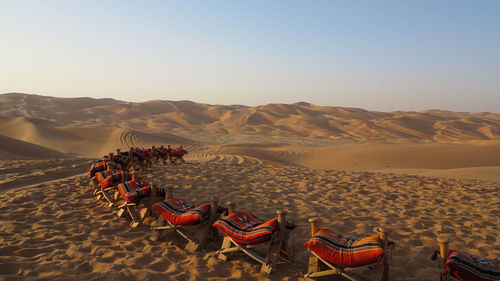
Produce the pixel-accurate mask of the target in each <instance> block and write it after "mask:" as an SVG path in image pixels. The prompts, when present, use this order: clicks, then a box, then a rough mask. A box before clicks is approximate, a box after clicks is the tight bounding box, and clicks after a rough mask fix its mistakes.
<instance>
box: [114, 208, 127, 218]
mask: <svg viewBox="0 0 500 281" xmlns="http://www.w3.org/2000/svg"><path fill="white" fill-rule="evenodd" d="M124 214H125V207H123V208H120V209H119V210H118V213H117V214H116V215H117V216H118V217H120V218H121V217H123V215H124Z"/></svg>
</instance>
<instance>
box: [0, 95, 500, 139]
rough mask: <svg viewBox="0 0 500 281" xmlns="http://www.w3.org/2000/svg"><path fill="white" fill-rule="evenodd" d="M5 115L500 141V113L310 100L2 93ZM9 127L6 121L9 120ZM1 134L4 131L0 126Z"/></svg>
mask: <svg viewBox="0 0 500 281" xmlns="http://www.w3.org/2000/svg"><path fill="white" fill-rule="evenodd" d="M0 116H4V118H16V117H23V118H31V120H36V119H40V120H45V121H37V122H49V121H50V122H53V123H56V124H57V125H58V126H72V127H82V128H85V127H88V128H126V129H132V130H140V131H144V132H175V131H187V132H191V133H199V132H205V133H218V134H226V135H233V136H236V135H249V136H280V137H286V138H294V139H315V138H319V139H323V140H324V141H329V140H396V139H416V140H434V141H454V140H470V139H482V140H489V139H499V138H500V114H495V113H488V112H484V113H468V112H449V111H439V110H429V111H422V112H402V111H395V112H376V111H368V110H363V109H358V108H343V107H329V106H317V105H313V104H309V103H304V102H300V103H294V104H268V105H263V106H255V107H247V106H241V105H228V106H224V105H208V104H200V103H195V102H191V101H164V100H156V101H147V102H142V103H132V102H124V101H117V100H112V99H91V98H55V97H44V96H37V95H28V94H17V93H11V94H3V95H0ZM3 122H7V121H3ZM0 134H4V135H6V134H5V133H3V132H2V129H1V128H0Z"/></svg>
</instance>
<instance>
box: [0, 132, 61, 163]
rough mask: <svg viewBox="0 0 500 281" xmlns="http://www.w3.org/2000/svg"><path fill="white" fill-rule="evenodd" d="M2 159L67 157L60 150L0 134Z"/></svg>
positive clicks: (0, 158)
mask: <svg viewBox="0 0 500 281" xmlns="http://www.w3.org/2000/svg"><path fill="white" fill-rule="evenodd" d="M0 144H1V146H0V160H4V159H16V160H17V159H31V160H32V159H50V158H66V157H68V155H65V154H63V153H61V152H59V151H56V150H53V149H49V148H46V147H42V146H39V145H36V144H32V143H28V142H24V141H21V140H18V139H13V138H9V137H6V136H2V135H0Z"/></svg>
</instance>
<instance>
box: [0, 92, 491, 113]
mask: <svg viewBox="0 0 500 281" xmlns="http://www.w3.org/2000/svg"><path fill="white" fill-rule="evenodd" d="M9 94H20V95H34V96H41V97H49V98H66V99H79V98H92V99H113V100H116V101H121V102H132V103H143V102H153V101H172V102H179V101H189V102H194V103H198V104H206V105H210V106H214V105H215V106H217V105H220V106H244V107H256V106H266V105H269V104H288V105H291V104H296V103H308V104H312V105H316V106H326V107H343V108H355V109H363V110H368V111H378V112H396V111H402V112H412V111H414V112H422V111H432V110H438V111H450V112H457V113H494V114H500V110H499V111H455V110H447V109H442V108H426V109H422V110H404V109H394V110H376V109H370V108H364V107H359V106H340V105H326V104H315V103H312V102H308V101H305V100H303V101H296V102H272V103H265V104H257V105H247V104H239V103H232V104H229V103H226V104H223V103H206V102H199V101H196V100H187V99H178V100H173V99H151V100H144V101H131V100H125V99H120V98H113V97H104V96H103V97H89V96H74V97H67V96H66V97H58V96H50V95H41V94H32V93H19V92H7V93H0V96H1V95H9Z"/></svg>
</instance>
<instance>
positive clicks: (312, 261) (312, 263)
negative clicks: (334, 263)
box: [307, 254, 321, 274]
mask: <svg viewBox="0 0 500 281" xmlns="http://www.w3.org/2000/svg"><path fill="white" fill-rule="evenodd" d="M320 265H321V262H320V261H319V259H318V257H316V256H315V255H312V254H311V256H310V257H309V266H308V268H307V274H311V273H314V272H319V271H320V270H321V267H320Z"/></svg>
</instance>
